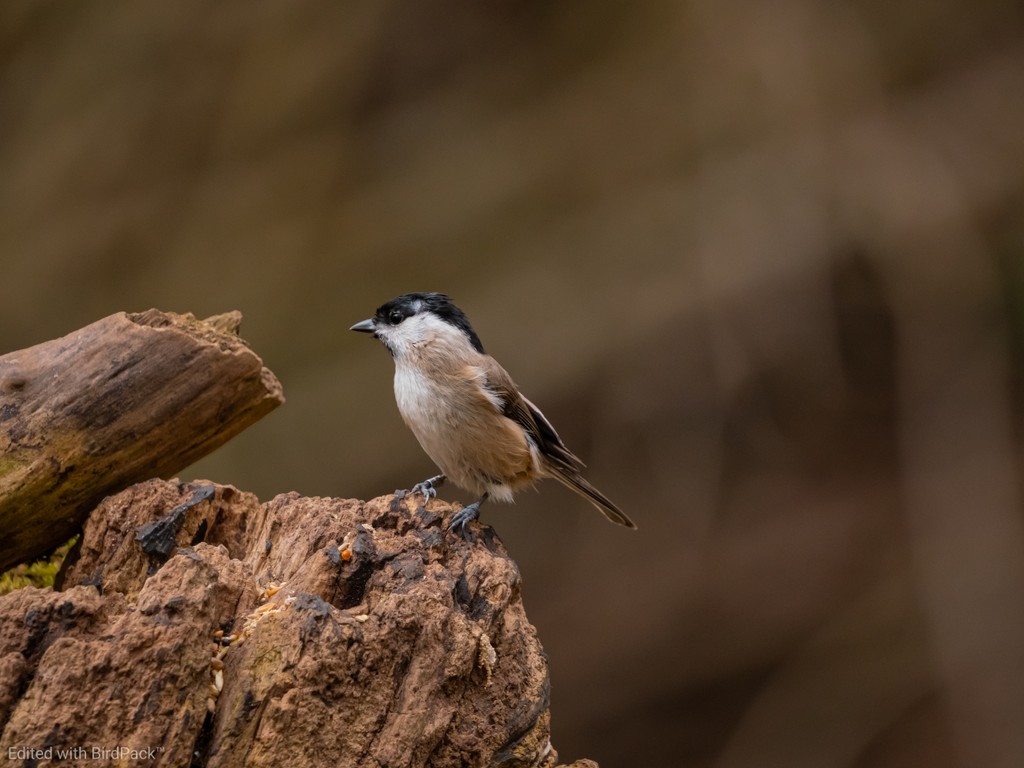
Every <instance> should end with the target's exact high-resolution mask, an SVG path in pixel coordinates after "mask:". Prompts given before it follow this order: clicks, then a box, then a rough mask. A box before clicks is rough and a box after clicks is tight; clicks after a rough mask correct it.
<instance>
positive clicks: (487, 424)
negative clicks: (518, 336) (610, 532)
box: [351, 293, 636, 535]
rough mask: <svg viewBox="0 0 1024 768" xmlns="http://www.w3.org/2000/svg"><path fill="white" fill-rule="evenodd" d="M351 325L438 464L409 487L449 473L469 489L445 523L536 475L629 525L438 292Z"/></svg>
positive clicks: (430, 484)
mask: <svg viewBox="0 0 1024 768" xmlns="http://www.w3.org/2000/svg"><path fill="white" fill-rule="evenodd" d="M351 330H353V331H360V332H362V333H372V334H373V335H374V336H375V337H377V338H378V339H379V340H380V341H381V342H382V343H383V344H384V346H385V347H387V348H388V350H389V351H390V352H391V356H392V357H393V358H394V361H395V400H396V401H397V403H398V410H399V412H400V413H401V414H402V418H403V419H404V420H405V423H406V424H407V425H408V426H409V429H411V430H412V432H413V434H414V435H416V439H417V440H419V442H420V445H421V446H422V447H423V450H424V451H426V453H427V455H428V456H429V457H430V458H431V460H433V462H434V463H435V464H437V466H438V467H439V468H440V469H441V472H442V474H440V475H437V476H436V477H432V478H430V479H428V480H424V481H423V482H422V483H417V484H416V485H415V486H414V487H413V489H412V490H413V492H418V493H422V494H423V496H424V497H425V499H426V500H427V501H429V500H430V499H431V498H433V497H434V496H435V495H437V489H438V488H439V487H440V486H441V484H442V483H444V481H445V480H451V481H452V482H453V483H455V484H456V485H458V486H459V487H460V488H464V489H465V490H467V491H470V492H471V493H474V494H476V495H478V496H479V498H478V499H477V500H476V501H474V502H473V503H472V504H470V505H468V506H466V507H464V508H463V509H462V510H460V511H459V512H457V513H456V514H455V516H454V517H453V518H452V521H451V523H450V524H449V526H448V528H449V530H454V531H457V532H459V533H461V534H463V535H465V530H466V525H467V524H468V523H470V522H471V521H472V520H475V519H476V518H477V517H478V516H479V514H480V505H481V504H483V503H484V501H486V500H487V499H489V498H493V499H497V500H498V501H506V502H507V501H512V497H513V495H514V494H515V493H516V492H517V491H519V490H521V489H522V488H524V487H527V486H532V485H533V484H534V483H535V482H537V480H540V479H542V478H546V477H553V478H554V479H555V480H558V481H559V482H560V483H562V484H563V485H565V486H567V487H568V488H570V489H572V490H573V491H575V492H576V493H578V494H580V495H581V496H583V497H584V498H586V499H587V500H588V501H590V502H591V503H592V504H593V505H594V506H595V507H597V508H598V509H599V510H601V512H602V513H603V514H604V516H605V517H607V518H608V519H609V520H611V521H612V522H613V523H618V524H619V525H623V526H625V527H627V528H636V525H635V524H634V523H633V521H632V520H630V519H629V518H628V517H627V516H626V515H625V513H624V512H623V511H622V510H621V509H619V508H618V507H617V506H616V505H615V504H614V503H613V502H612V501H610V500H609V499H608V498H607V497H606V496H605V495H604V494H602V493H601V492H600V491H599V490H597V489H596V488H594V486H592V485H591V484H590V483H588V482H587V481H586V480H585V479H584V478H583V476H582V475H581V474H580V473H581V471H582V470H583V466H584V465H583V462H582V461H580V460H579V459H578V458H577V457H576V456H575V455H573V453H572V452H571V451H570V450H569V449H568V448H566V447H565V443H563V442H562V439H561V438H560V437H559V436H558V433H557V432H555V429H554V427H552V426H551V422H549V421H548V420H547V419H546V418H544V414H543V413H541V412H540V409H538V408H537V406H535V405H534V404H533V403H531V402H530V401H529V400H527V399H526V398H525V397H523V395H522V393H521V392H520V391H519V388H518V387H516V385H515V383H514V382H513V381H512V377H511V376H509V375H508V373H507V372H506V371H505V369H504V368H502V367H501V366H500V365H498V362H497V361H496V360H495V359H494V358H493V357H491V356H490V355H488V354H487V353H485V352H484V348H483V345H482V344H481V343H480V338H479V337H478V336H477V335H476V332H475V331H474V330H473V328H472V326H470V324H469V320H468V319H466V315H465V314H464V313H463V312H462V310H461V309H459V308H458V307H456V306H455V305H454V304H453V303H452V301H451V299H449V298H448V297H447V296H446V295H444V294H443V293H407V294H405V295H403V296H399V297H398V298H396V299H392V300H391V301H389V302H388V303H387V304H384V305H383V306H381V307H380V308H378V309H377V312H376V314H375V315H374V316H373V317H372V318H370V319H369V320H363V321H362V322H360V323H356V324H355V325H353V326H352V328H351Z"/></svg>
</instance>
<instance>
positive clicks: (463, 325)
mask: <svg viewBox="0 0 1024 768" xmlns="http://www.w3.org/2000/svg"><path fill="white" fill-rule="evenodd" d="M423 312H430V313H431V314H433V315H436V316H437V317H439V318H440V319H441V320H444V321H445V322H446V323H448V324H449V325H453V326H455V327H456V328H458V329H459V330H460V331H462V332H463V333H464V334H466V336H467V337H468V338H469V343H470V344H472V345H473V349H475V350H476V351H477V352H479V353H481V354H484V345H483V344H482V343H481V342H480V337H479V336H477V335H476V331H474V330H473V326H471V325H470V324H469V318H467V317H466V313H465V312H463V311H462V310H461V309H459V308H458V307H457V306H455V305H454V304H453V303H452V300H451V299H450V298H449V297H448V296H447V295H445V294H443V293H406V294H403V295H402V296H398V297H396V298H394V299H392V300H391V301H389V302H388V303H386V304H382V305H381V306H380V307H378V308H377V312H376V314H375V315H374V322H375V323H378V324H380V325H398V324H399V323H400V322H402V321H403V320H405V318H407V317H412V316H413V315H417V314H421V313H423Z"/></svg>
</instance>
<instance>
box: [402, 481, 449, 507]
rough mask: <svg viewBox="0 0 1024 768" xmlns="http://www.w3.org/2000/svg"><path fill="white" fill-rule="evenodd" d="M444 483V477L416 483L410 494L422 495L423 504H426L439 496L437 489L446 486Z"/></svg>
mask: <svg viewBox="0 0 1024 768" xmlns="http://www.w3.org/2000/svg"><path fill="white" fill-rule="evenodd" d="M444 481H445V476H444V475H434V477H431V478H429V479H427V480H424V481H423V482H422V483H416V485H414V486H413V487H412V490H410V491H409V493H422V494H423V503H424V504H426V503H428V502H429V501H430V500H431V499H432V498H434V497H435V496H437V489H438V488H440V487H441V486H442V485H443V484H444Z"/></svg>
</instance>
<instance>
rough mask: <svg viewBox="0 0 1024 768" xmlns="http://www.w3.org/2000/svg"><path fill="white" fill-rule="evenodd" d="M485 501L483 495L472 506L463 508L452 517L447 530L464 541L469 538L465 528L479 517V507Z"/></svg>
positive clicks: (485, 496)
mask: <svg viewBox="0 0 1024 768" xmlns="http://www.w3.org/2000/svg"><path fill="white" fill-rule="evenodd" d="M486 500H487V494H486V493H485V494H484V495H483V496H482V497H480V498H479V499H477V500H476V501H474V502H473V503H472V504H470V505H468V506H465V507H463V508H462V509H460V510H459V511H458V512H456V513H455V514H454V515H453V516H452V521H451V522H450V523H448V530H449V531H454V532H455V533H457V534H459V536H461V537H462V538H464V539H468V538H469V531H467V530H466V526H467V525H469V524H470V523H471V522H473V521H474V520H476V519H477V518H479V517H480V505H481V504H483V503H484V502H485V501H486Z"/></svg>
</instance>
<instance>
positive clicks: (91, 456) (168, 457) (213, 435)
mask: <svg viewBox="0 0 1024 768" xmlns="http://www.w3.org/2000/svg"><path fill="white" fill-rule="evenodd" d="M240 320H241V315H240V314H239V313H238V312H231V313H227V314H224V315H218V316H217V317H213V318H210V319H208V320H197V319H196V318H195V317H193V316H192V315H177V314H173V313H167V312H160V311H158V310H149V311H146V312H141V313H127V312H120V313H118V314H116V315H111V316H110V317H106V318H104V319H102V320H99V321H98V322H95V323H93V324H92V325H89V326H86V327H85V328H82V329H80V330H78V331H75V332H74V333H71V334H69V335H67V336H65V337H63V338H60V339H55V340H53V341H48V342H45V343H43V344H39V345H37V346H35V347H31V348H29V349H24V350H20V351H18V352H11V353H9V354H7V355H4V356H2V357H0V570H3V569H5V568H8V567H9V566H11V565H14V564H17V563H19V562H24V561H26V560H29V559H31V558H33V557H36V556H39V555H42V554H44V553H46V552H47V551H48V550H50V549H52V548H53V547H55V546H57V545H59V544H61V543H63V542H64V541H66V540H67V539H68V538H69V537H70V536H71V535H72V534H74V532H75V531H76V530H77V528H78V527H79V526H80V525H81V523H82V521H83V520H84V518H85V516H86V514H87V513H88V512H89V510H90V509H92V508H93V507H95V506H96V504H97V503H99V501H100V500H101V499H102V498H103V497H104V496H107V495H108V494H111V493H115V492H117V491H119V490H121V489H122V488H125V487H127V486H128V485H131V484H132V483H135V482H138V481H140V480H145V479H147V478H151V477H170V476H172V475H174V474H175V473H177V472H179V471H180V470H182V469H183V468H185V467H186V466H188V465H189V464H191V463H192V462H194V461H196V460H197V459H199V458H201V457H202V456H205V455H206V454H208V453H210V451H212V450H214V449H215V448H217V447H218V446H220V445H222V444H223V443H225V442H227V441H228V440H229V439H231V438H232V437H234V436H235V435H236V434H238V433H239V432H241V431H242V430H243V429H245V428H246V427H247V426H249V425H250V424H252V423H253V422H255V421H257V420H258V419H260V418H261V417H262V416H264V415H265V414H267V413H268V412H270V411H271V410H273V409H274V408H276V407H277V406H278V405H280V404H281V403H283V402H284V396H283V394H282V391H281V385H280V383H279V382H278V380H277V378H276V377H275V376H274V374H273V373H271V372H270V371H269V370H268V369H267V368H265V367H264V366H263V363H262V361H261V360H260V358H259V357H258V356H257V355H256V354H255V353H253V351H252V350H250V349H249V347H248V346H246V344H245V343H244V342H243V341H242V340H241V339H239V338H238V336H237V335H236V332H237V330H238V323H239V321H240Z"/></svg>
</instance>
